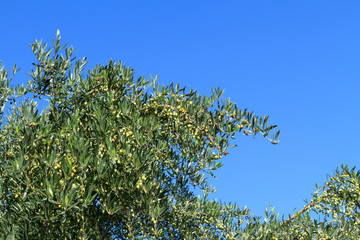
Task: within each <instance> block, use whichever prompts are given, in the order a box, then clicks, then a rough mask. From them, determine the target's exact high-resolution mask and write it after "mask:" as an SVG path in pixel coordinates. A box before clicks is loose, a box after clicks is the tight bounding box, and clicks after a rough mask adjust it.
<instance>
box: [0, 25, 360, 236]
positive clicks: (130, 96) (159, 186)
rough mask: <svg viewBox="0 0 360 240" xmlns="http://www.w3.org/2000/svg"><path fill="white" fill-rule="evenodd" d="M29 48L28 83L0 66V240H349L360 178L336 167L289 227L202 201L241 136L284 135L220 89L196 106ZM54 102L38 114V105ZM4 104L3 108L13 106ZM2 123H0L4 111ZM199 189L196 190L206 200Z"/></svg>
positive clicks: (175, 90) (62, 55) (169, 91)
mask: <svg viewBox="0 0 360 240" xmlns="http://www.w3.org/2000/svg"><path fill="white" fill-rule="evenodd" d="M60 40H61V37H60V34H59V32H58V33H57V35H56V38H55V39H54V42H53V47H51V48H48V47H47V45H46V44H45V43H42V42H41V41H35V43H34V44H32V45H31V49H32V51H33V53H34V55H35V57H36V62H35V63H34V64H33V65H34V68H33V70H32V71H31V73H30V74H29V76H30V79H29V81H28V83H27V84H25V85H24V84H23V85H21V86H20V85H18V86H17V87H13V86H11V85H10V81H11V80H12V78H13V76H14V74H15V73H16V72H17V71H18V69H17V68H16V67H14V68H13V75H12V76H9V71H8V70H5V69H4V67H2V66H0V107H1V111H0V114H1V119H2V120H4V121H3V122H1V129H0V138H1V139H0V144H1V148H0V161H1V164H0V236H1V238H4V239H39V238H44V239H75V238H77V239H151V238H152V239H309V238H317V239H321V238H323V239H326V238H327V237H328V238H329V239H331V238H334V239H336V238H337V239H339V238H343V239H344V238H345V239H349V238H352V237H355V236H358V235H359V233H360V228H359V226H360V218H359V217H358V216H359V214H358V207H359V206H360V204H359V200H360V193H359V192H360V191H359V183H360V180H359V175H360V174H359V173H357V172H355V170H354V169H350V170H349V169H348V168H347V166H343V167H342V169H341V170H337V171H336V173H335V176H334V177H330V179H329V181H328V182H326V183H325V185H324V186H323V187H319V189H318V191H317V192H315V193H314V197H313V199H312V200H311V201H310V202H309V203H307V205H305V207H304V208H303V209H301V210H300V211H297V212H296V213H294V215H293V216H289V217H288V218H286V219H284V217H283V218H282V219H279V218H278V214H276V213H275V212H274V209H272V210H271V211H269V212H268V211H267V210H266V212H265V215H266V218H265V219H263V220H262V219H261V218H260V217H256V216H253V215H251V213H250V210H249V209H247V208H240V207H239V206H237V205H236V204H226V203H222V202H219V201H215V200H210V199H209V194H211V193H212V192H213V189H212V188H211V187H210V186H209V183H208V178H209V177H212V176H214V171H215V170H216V169H218V168H220V167H221V166H222V157H223V156H226V155H227V154H229V150H230V148H231V147H233V146H232V145H230V140H231V139H233V138H234V137H235V136H236V134H239V133H241V135H245V136H254V137H255V136H256V135H260V136H263V137H265V138H267V139H268V140H269V141H270V142H271V143H273V144H276V143H277V142H278V140H277V138H278V135H279V131H277V132H276V131H275V128H276V126H275V125H268V123H267V121H268V116H264V117H259V116H257V115H255V114H254V113H253V112H250V111H248V110H246V109H243V110H242V109H239V108H238V106H237V105H236V104H234V103H233V102H231V101H230V100H229V99H227V100H224V99H222V98H221V95H222V93H223V92H222V90H220V89H214V90H213V92H212V94H211V96H205V95H200V94H199V93H198V92H197V91H195V90H193V89H186V88H182V87H180V86H179V84H170V85H167V86H165V85H160V84H158V83H157V81H156V77H155V78H151V77H150V78H145V77H136V76H135V73H134V70H133V69H131V68H130V67H126V66H125V65H123V64H122V63H121V62H114V61H109V62H108V63H107V64H105V65H97V66H96V67H95V68H94V69H91V70H89V71H88V72H87V73H86V74H85V66H86V58H83V59H79V60H77V59H76V57H74V56H73V52H74V49H73V48H72V47H69V48H66V46H65V45H61V44H60ZM37 99H45V100H47V101H48V102H49V104H48V106H47V108H46V109H44V110H43V111H41V112H39V109H38V100H37ZM9 103H10V104H9ZM9 105H10V107H9V114H7V115H6V116H4V117H6V119H5V118H4V117H3V115H4V111H5V106H9ZM195 190H197V191H199V190H200V191H202V192H203V194H202V195H201V196H197V195H196V194H195ZM311 214H318V215H319V216H320V215H321V216H322V218H321V219H318V220H317V219H315V218H312V217H311V216H313V215H311Z"/></svg>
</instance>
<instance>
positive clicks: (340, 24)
mask: <svg viewBox="0 0 360 240" xmlns="http://www.w3.org/2000/svg"><path fill="white" fill-rule="evenodd" d="M359 12H360V2H359V1H351V0H349V1H331V0H323V1H320V0H319V1H310V0H302V1H276V0H274V1H230V0H229V1H212V0H210V1H164V0H163V1H155V0H153V1H96V2H95V1H20V0H18V1H10V0H3V1H1V14H0V20H1V32H0V59H1V60H2V61H3V64H5V66H6V67H7V68H9V69H11V67H12V65H13V64H15V63H16V64H17V66H19V67H21V71H20V73H18V74H17V77H16V80H15V81H14V83H18V82H27V80H28V76H27V75H26V73H28V72H29V71H30V69H31V63H32V62H34V61H35V58H34V57H33V55H32V52H31V49H30V47H29V44H30V43H32V42H33V41H34V39H43V40H45V41H47V42H49V44H52V39H53V37H54V36H55V34H56V30H57V29H60V31H61V35H62V39H63V42H67V43H68V44H70V45H73V46H74V47H75V48H76V49H77V50H78V51H77V56H79V57H84V56H86V57H87V58H88V61H89V65H88V66H89V67H93V66H95V64H96V63H106V62H107V61H108V60H110V58H112V59H113V60H122V61H123V63H125V64H126V65H130V66H132V67H133V68H134V69H135V71H136V73H137V74H138V75H145V76H149V75H150V74H151V75H152V76H154V75H157V74H159V82H160V83H164V84H168V83H171V82H180V83H181V84H182V86H185V85H187V86H191V87H192V88H196V89H198V91H199V92H200V93H203V94H208V93H210V90H211V88H212V87H217V86H220V87H221V88H222V89H225V97H230V98H231V100H232V101H234V102H236V103H237V104H238V105H239V106H240V107H241V108H249V109H251V110H254V111H255V113H257V114H259V115H264V114H267V115H270V121H271V123H274V124H277V125H278V126H279V129H280V130H281V134H280V137H279V139H280V143H279V144H278V145H276V146H274V145H272V144H270V143H269V142H267V141H266V140H265V139H263V138H261V137H257V138H256V139H253V138H251V137H246V136H243V135H241V134H239V135H238V138H237V139H236V141H234V142H233V143H235V144H238V147H236V148H233V149H231V150H230V154H229V155H227V156H226V157H225V158H224V159H223V160H224V167H223V168H222V169H220V170H219V171H218V173H217V177H218V178H217V179H216V180H211V182H212V183H213V184H214V185H215V187H216V188H217V193H216V194H215V195H214V198H215V197H216V198H217V199H221V200H223V201H226V202H236V203H238V204H239V205H240V206H245V205H246V206H248V207H250V208H251V209H252V212H253V213H254V214H256V215H260V216H263V215H264V210H265V208H267V207H268V206H269V203H270V202H271V203H272V205H273V206H275V208H276V210H277V211H279V212H280V215H281V214H285V215H288V214H290V213H292V211H293V209H294V208H297V209H301V208H302V206H303V205H304V202H303V200H304V199H306V198H308V199H309V198H310V197H311V193H312V192H314V191H315V183H318V184H322V183H324V181H325V180H326V174H328V173H329V174H332V173H333V171H334V170H335V168H336V167H337V166H340V165H341V164H342V163H348V164H349V165H350V166H356V165H359V164H358V162H359V156H360V148H359V147H360V144H359V143H360V140H359V136H360V128H359V127H358V123H357V122H358V121H359V119H360V113H359V112H360V111H359V103H360V94H359V89H360V83H359V82H360V81H359V80H360V14H359ZM358 169H360V166H359V168H358Z"/></svg>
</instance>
